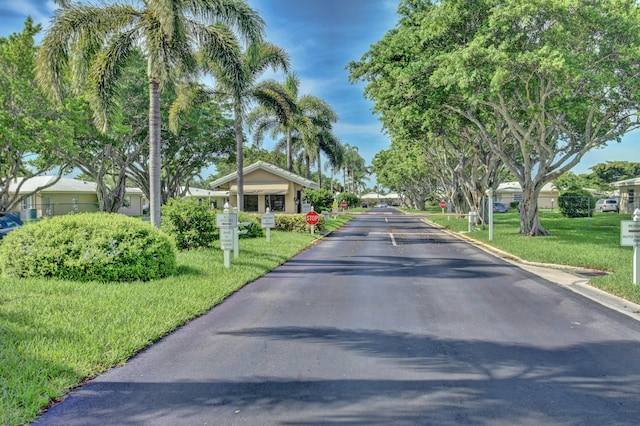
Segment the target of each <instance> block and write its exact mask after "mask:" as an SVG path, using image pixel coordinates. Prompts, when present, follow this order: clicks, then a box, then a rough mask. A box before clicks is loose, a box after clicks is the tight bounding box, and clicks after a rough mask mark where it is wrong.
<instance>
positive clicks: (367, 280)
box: [38, 209, 640, 426]
mask: <svg viewBox="0 0 640 426" xmlns="http://www.w3.org/2000/svg"><path fill="white" fill-rule="evenodd" d="M384 210H385V211H384V212H382V213H387V214H372V215H361V216H359V217H358V218H356V219H355V220H353V221H351V222H350V223H348V224H347V225H346V226H344V227H343V228H342V229H340V230H338V231H336V232H334V233H333V234H331V235H330V236H329V237H327V238H325V239H324V240H323V241H322V242H320V243H318V244H317V245H315V246H314V247H312V248H310V249H308V250H306V251H304V252H302V253H300V254H299V255H298V256H296V257H294V258H293V259H292V260H291V261H289V262H287V263H286V264H284V265H282V266H281V267H279V268H277V269H276V270H274V271H273V272H271V273H269V274H268V275H266V276H264V277H263V278H261V279H259V280H257V281H255V282H253V283H251V284H250V285H248V286H246V287H245V288H243V289H242V290H240V291H238V292H237V293H236V294H234V295H233V296H231V297H230V298H228V299H227V300H226V301H225V302H223V303H222V304H221V305H219V306H218V307H216V308H214V309H213V310H211V311H210V312H209V313H207V314H206V315H203V316H202V317H200V318H197V319H196V320H194V321H192V322H190V323H188V324H186V325H185V326H184V327H182V328H181V329H179V330H178V331H176V332H174V333H172V334H171V335H169V336H167V337H166V338H164V339H162V340H161V341H160V342H158V343H157V344H155V345H153V346H152V347H150V348H149V349H147V350H145V351H144V352H142V353H140V354H139V355H137V356H136V357H134V358H133V359H131V360H130V361H129V362H128V363H127V364H126V365H125V366H122V367H119V368H115V369H113V370H111V371H109V372H107V373H105V374H103V375H101V376H99V377H97V378H96V379H94V380H92V381H90V382H89V383H87V384H86V385H85V386H83V387H81V388H79V389H78V390H76V391H74V392H72V393H71V394H70V396H69V397H68V398H66V399H65V400H64V401H63V402H61V403H59V404H57V405H56V406H54V407H53V408H52V409H50V410H49V411H48V412H47V413H46V414H45V415H44V416H42V417H41V418H40V420H39V422H38V424H42V425H101V426H103V425H206V424H208V425H211V424H215V425H310V424H314V425H315V424H336V425H337V424H349V425H355V424H357V425H361V424H362V425H365V424H366V425H372V424H385V425H386V424H394V425H415V424H435V425H458V424H484V425H515V424H517V425H541V424H544V425H603V424H608V425H612V424H615V425H635V424H637V423H638V419H639V418H640V323H639V322H637V321H635V320H634V319H631V318H629V317H628V316H626V315H623V314H621V313H619V312H616V311H614V310H611V309H608V308H606V307H604V306H602V305H600V304H598V303H596V302H594V301H592V300H590V299H587V298H585V297H582V296H581V295H578V294H576V293H574V292H572V291H570V290H568V289H567V288H565V287H563V286H559V285H556V284H553V283H551V282H549V281H547V280H545V279H543V278H540V277H539V276H537V275H535V274H533V273H531V272H529V271H526V270H524V269H521V268H519V267H517V266H515V265H513V264H511V263H508V262H506V261H503V260H501V259H499V258H496V257H495V256H492V255H490V254H488V253H486V252H484V251H482V250H480V249H478V248H476V247H474V246H472V245H470V244H468V243H466V242H463V241H460V240H458V239H456V238H454V237H452V236H450V235H448V234H446V233H444V232H443V231H441V230H439V229H437V228H433V227H430V226H428V225H427V224H425V223H423V222H421V221H420V220H419V219H418V218H413V217H407V216H403V215H400V214H397V212H396V211H395V210H394V209H384Z"/></svg>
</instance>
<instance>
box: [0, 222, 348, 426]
mask: <svg viewBox="0 0 640 426" xmlns="http://www.w3.org/2000/svg"><path fill="white" fill-rule="evenodd" d="M348 219H349V217H346V216H341V217H340V218H339V219H335V220H332V221H329V224H330V225H329V226H330V227H332V228H333V229H335V228H337V227H338V226H340V225H341V224H343V223H344V222H346V221H347V220H348ZM315 237H318V235H315V236H312V235H310V234H294V233H284V232H277V231H273V232H272V233H271V242H270V243H266V240H265V238H260V239H248V240H241V241H240V257H239V258H238V259H232V262H231V268H229V269H225V268H224V266H223V263H224V262H223V253H222V252H221V251H220V250H217V249H208V250H198V251H190V252H182V253H179V255H178V265H179V267H178V268H179V272H178V274H177V275H176V276H173V277H169V278H166V279H162V280H155V281H151V282H135V283H129V284H122V283H120V284H115V283H114V284H100V283H79V282H73V281H61V280H45V279H8V278H0V354H1V356H0V424H2V425H17V424H23V423H25V422H29V421H31V420H33V419H34V417H35V416H36V415H37V414H38V412H39V410H40V409H41V408H43V407H45V406H46V405H47V404H48V403H49V401H50V400H52V399H55V398H59V397H61V396H62V395H63V394H64V393H65V392H66V391H67V390H69V389H70V388H73V387H75V386H76V385H78V384H79V383H81V382H82V381H83V380H84V379H85V378H87V377H92V376H95V375H97V374H99V373H101V372H103V371H105V370H106V369H108V368H110V367H111V366H114V365H119V364H122V363H124V362H125V361H126V360H127V359H128V358H129V357H131V356H132V355H134V354H135V353H137V352H139V351H140V350H141V349H143V348H145V347H146V346H148V345H150V344H151V343H153V342H154V341H156V340H158V339H159V338H160V337H162V336H164V335H166V334H167V333H169V332H170V331H172V330H174V329H176V328H177V327H179V326H180V325H182V324H184V323H185V322H187V321H189V320H190V319H193V318H194V317H196V316H198V315H201V314H203V313H205V312H207V311H208V310H209V309H211V308H212V307H213V306H215V305H216V304H218V303H220V302H221V301H222V300H223V299H224V298H226V297H227V296H229V295H230V294H231V293H233V292H235V291H236V290H238V289H239V288H241V287H242V286H243V285H245V284H246V283H248V282H251V281H254V280H255V279H257V278H258V277H260V276H262V275H264V274H266V273H267V272H268V271H270V270H272V269H273V268H275V267H276V266H278V265H280V264H282V263H284V262H285V261H287V260H288V259H290V258H291V257H292V256H294V255H295V254H296V253H298V252H300V251H301V250H303V249H304V248H305V247H308V246H309V244H311V243H312V242H313V241H314V239H315Z"/></svg>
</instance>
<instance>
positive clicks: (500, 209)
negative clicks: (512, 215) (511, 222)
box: [493, 203, 509, 213]
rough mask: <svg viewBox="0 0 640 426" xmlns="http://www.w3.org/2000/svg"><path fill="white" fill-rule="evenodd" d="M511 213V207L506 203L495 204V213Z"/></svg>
mask: <svg viewBox="0 0 640 426" xmlns="http://www.w3.org/2000/svg"><path fill="white" fill-rule="evenodd" d="M508 211H509V207H507V205H506V204H504V203H493V212H494V213H506V212H508Z"/></svg>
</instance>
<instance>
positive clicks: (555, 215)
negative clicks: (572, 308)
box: [413, 207, 640, 303]
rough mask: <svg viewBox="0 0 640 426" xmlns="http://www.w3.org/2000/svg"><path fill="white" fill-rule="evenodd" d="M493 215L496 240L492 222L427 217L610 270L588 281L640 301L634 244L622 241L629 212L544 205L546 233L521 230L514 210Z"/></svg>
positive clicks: (509, 247)
mask: <svg viewBox="0 0 640 426" xmlns="http://www.w3.org/2000/svg"><path fill="white" fill-rule="evenodd" d="M413 212H415V213H417V211H415V210H414V211H413ZM440 212H441V210H440V209H439V208H437V207H436V208H431V209H429V210H428V211H427V213H433V214H437V213H440ZM422 213H424V212H422ZM493 217H494V228H493V237H494V238H493V241H489V227H488V226H485V227H484V228H483V227H478V226H476V227H475V228H474V230H473V231H472V232H471V233H468V232H467V231H468V228H469V223H468V221H467V218H466V217H464V218H458V217H451V218H447V217H445V216H441V215H434V216H430V217H429V220H430V221H432V222H435V223H437V224H439V225H441V226H444V227H446V228H448V229H450V230H452V231H456V232H464V233H466V235H467V236H468V237H471V238H474V239H476V240H478V241H482V242H483V243H486V244H489V245H491V246H493V247H496V248H499V249H501V250H504V251H506V252H508V253H512V254H514V255H515V256H518V257H520V258H521V259H524V260H528V261H531V262H542V263H552V264H557V265H569V266H576V267H582V268H589V269H597V270H602V271H608V272H611V274H609V275H605V276H598V277H593V278H591V279H590V281H589V284H590V285H592V286H594V287H597V288H600V289H602V290H604V291H607V292H609V293H612V294H615V295H617V296H620V297H623V298H625V299H627V300H630V301H632V302H635V303H640V286H638V285H634V284H633V247H622V246H620V221H621V220H631V215H623V214H617V213H596V214H595V216H593V217H591V218H572V219H569V218H566V217H564V216H562V215H561V214H560V213H559V212H558V211H557V210H556V211H553V212H552V211H550V210H541V211H540V223H541V224H542V226H543V227H544V228H545V229H547V230H548V231H549V232H551V236H548V237H524V236H521V235H519V234H518V230H519V229H520V216H519V215H518V212H517V211H516V210H510V211H509V212H508V213H496V214H494V215H493Z"/></svg>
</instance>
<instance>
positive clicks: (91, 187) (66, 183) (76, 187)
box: [9, 176, 142, 195]
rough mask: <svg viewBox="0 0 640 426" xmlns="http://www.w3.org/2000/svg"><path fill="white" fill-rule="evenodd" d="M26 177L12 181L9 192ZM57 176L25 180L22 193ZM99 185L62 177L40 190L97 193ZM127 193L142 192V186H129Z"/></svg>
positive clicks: (49, 181) (35, 188) (36, 187)
mask: <svg viewBox="0 0 640 426" xmlns="http://www.w3.org/2000/svg"><path fill="white" fill-rule="evenodd" d="M23 179H24V178H18V179H15V180H13V181H12V182H11V184H10V185H9V192H12V193H15V192H16V189H17V188H18V184H19V183H20V182H21V181H22V180H23ZM55 179H56V176H35V177H32V178H29V179H26V180H25V181H24V184H23V185H22V186H21V187H20V192H21V193H28V192H33V191H37V190H38V188H42V187H44V186H47V185H49V184H50V183H51V182H53V181H55ZM97 188H98V186H97V185H96V183H95V182H87V181H84V180H79V179H73V178H66V177H62V178H60V180H58V181H57V182H56V183H54V184H53V185H51V186H49V187H47V188H44V189H41V190H40V191H39V192H59V193H74V194H95V193H96V192H97ZM126 193H127V194H130V195H131V194H142V190H141V189H140V188H127V190H126Z"/></svg>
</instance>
